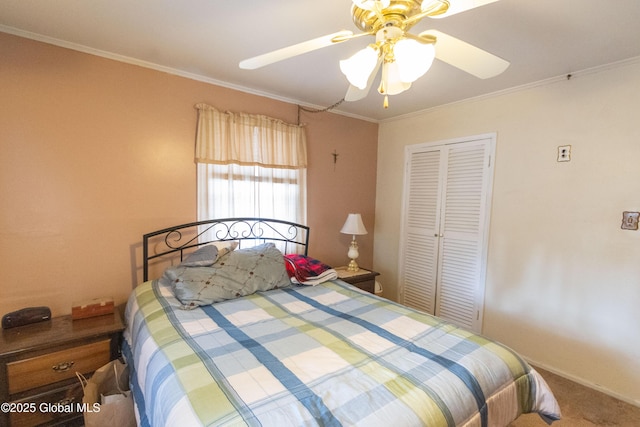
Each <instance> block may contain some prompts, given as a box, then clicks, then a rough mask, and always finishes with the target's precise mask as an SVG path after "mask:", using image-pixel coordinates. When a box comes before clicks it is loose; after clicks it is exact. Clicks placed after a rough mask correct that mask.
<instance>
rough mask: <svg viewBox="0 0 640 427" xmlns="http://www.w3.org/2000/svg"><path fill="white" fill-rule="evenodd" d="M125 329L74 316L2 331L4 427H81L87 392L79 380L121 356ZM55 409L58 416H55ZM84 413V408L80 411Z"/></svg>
mask: <svg viewBox="0 0 640 427" xmlns="http://www.w3.org/2000/svg"><path fill="white" fill-rule="evenodd" d="M123 330H124V325H123V323H122V319H121V317H120V313H119V311H118V310H115V312H114V313H113V314H106V315H103V316H97V317H91V318H87V319H81V320H71V316H61V317H54V318H52V319H51V320H48V321H44V322H39V323H34V324H31V325H26V326H20V327H17V328H12V329H3V330H2V337H1V338H0V403H2V404H5V403H9V404H10V406H9V407H10V408H13V409H11V411H8V412H7V411H4V407H3V411H2V412H1V413H0V426H34V425H40V424H45V423H46V425H65V426H66V425H82V424H83V421H84V420H83V414H82V411H81V410H80V411H78V406H79V405H78V403H82V396H83V392H82V386H81V385H80V381H79V380H78V378H77V377H76V372H80V373H82V374H83V375H85V376H86V377H89V376H90V375H91V373H93V371H95V370H96V369H98V368H99V367H101V366H103V365H105V364H107V363H108V362H109V361H110V360H113V359H115V358H117V357H119V355H120V337H121V333H122V331H123ZM52 409H53V410H52ZM80 409H81V408H80Z"/></svg>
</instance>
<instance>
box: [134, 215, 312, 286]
mask: <svg viewBox="0 0 640 427" xmlns="http://www.w3.org/2000/svg"><path fill="white" fill-rule="evenodd" d="M224 241H238V245H239V247H242V246H243V242H244V243H245V246H255V245H256V244H260V243H265V242H273V243H275V244H276V246H278V247H279V248H280V250H282V251H283V252H284V253H299V254H304V255H307V249H308V246H309V227H307V226H306V225H301V224H296V223H294V222H289V221H281V220H278V219H265V218H225V219H211V220H206V221H197V222H191V223H188V224H182V225H176V226H174V227H169V228H165V229H163V230H158V231H154V232H151V233H147V234H145V235H144V236H142V266H143V281H145V282H146V281H147V280H149V261H151V260H154V259H158V258H162V257H165V258H168V257H171V256H172V255H173V256H179V259H180V261H182V259H183V258H184V256H185V255H186V254H188V253H190V252H192V251H193V250H194V248H197V247H199V246H202V245H206V244H209V243H213V242H224Z"/></svg>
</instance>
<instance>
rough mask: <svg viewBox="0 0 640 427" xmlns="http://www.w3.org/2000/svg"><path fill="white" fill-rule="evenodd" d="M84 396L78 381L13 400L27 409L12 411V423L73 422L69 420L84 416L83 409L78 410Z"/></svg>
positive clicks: (20, 424) (13, 424) (27, 424)
mask: <svg viewBox="0 0 640 427" xmlns="http://www.w3.org/2000/svg"><path fill="white" fill-rule="evenodd" d="M82 396H83V392H82V386H81V385H80V383H79V382H78V383H77V384H72V385H68V386H66V387H61V388H58V389H56V390H52V391H49V392H46V393H42V394H39V395H36V396H32V397H29V398H26V399H22V400H19V401H16V402H13V403H15V404H16V405H20V407H22V408H26V410H22V411H15V412H11V415H10V420H11V425H12V426H35V425H40V424H44V423H49V422H52V421H60V422H62V421H64V424H65V425H68V424H71V423H70V422H68V421H70V420H71V419H73V418H80V417H82V411H78V410H79V409H81V406H80V405H78V404H79V403H82ZM80 423H81V422H80Z"/></svg>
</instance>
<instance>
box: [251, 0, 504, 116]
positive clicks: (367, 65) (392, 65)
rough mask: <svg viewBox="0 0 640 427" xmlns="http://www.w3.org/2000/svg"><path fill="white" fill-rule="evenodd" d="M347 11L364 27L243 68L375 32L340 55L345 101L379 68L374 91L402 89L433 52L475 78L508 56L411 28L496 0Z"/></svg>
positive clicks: (381, 1)
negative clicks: (342, 57)
mask: <svg viewBox="0 0 640 427" xmlns="http://www.w3.org/2000/svg"><path fill="white" fill-rule="evenodd" d="M352 1H353V5H352V6H351V15H352V18H353V22H354V24H355V25H356V26H357V27H358V28H359V29H360V30H361V31H362V32H360V33H357V34H354V33H353V32H352V31H347V30H343V31H339V32H336V33H333V34H328V35H326V36H322V37H318V38H315V39H312V40H308V41H306V42H302V43H298V44H295V45H292V46H288V47H285V48H282V49H278V50H274V51H272V52H269V53H265V54H262V55H259V56H255V57H253V58H249V59H245V60H244V61H241V62H240V64H239V65H240V68H242V69H248V70H252V69H256V68H261V67H264V66H266V65H269V64H273V63H275V62H279V61H282V60H285V59H288V58H291V57H294V56H297V55H302V54H304V53H307V52H311V51H314V50H317V49H320V48H323V47H327V46H331V45H333V44H337V43H342V42H345V41H348V40H352V39H355V38H359V37H363V36H375V42H374V43H371V44H369V45H368V46H367V47H366V48H364V49H362V50H360V51H358V52H356V54H355V55H353V56H352V57H351V58H348V59H345V60H342V61H340V70H341V71H342V73H343V74H345V76H346V77H347V80H349V83H350V87H349V89H348V91H347V94H346V95H345V98H344V99H345V100H346V101H357V100H359V99H362V98H364V97H365V96H366V95H367V94H368V93H369V90H370V88H371V86H372V84H373V80H374V78H375V76H376V75H377V74H378V70H379V69H380V68H382V73H381V78H380V84H379V86H378V92H380V93H381V94H382V95H384V96H385V99H384V107H385V108H387V107H388V95H395V94H398V93H401V92H404V91H405V90H407V89H408V88H409V87H411V83H412V82H414V81H415V80H417V79H418V78H419V77H421V76H422V75H424V74H425V73H426V72H427V70H428V69H429V68H430V67H431V63H432V62H433V60H434V58H437V59H439V60H441V61H443V62H446V63H448V64H450V65H453V66H454V67H456V68H459V69H461V70H463V71H465V72H467V73H469V74H472V75H474V76H476V77H478V78H481V79H486V78H490V77H494V76H497V75H498V74H500V73H502V72H503V71H504V70H506V69H507V67H508V66H509V62H507V61H505V60H504V59H502V58H499V57H497V56H495V55H493V54H491V53H489V52H487V51H485V50H482V49H480V48H478V47H475V46H473V45H471V44H469V43H466V42H464V41H462V40H459V39H457V38H455V37H453V36H450V35H448V34H445V33H442V32H440V31H437V30H427V31H423V32H421V33H419V34H417V35H414V34H412V33H410V32H409V30H410V29H411V28H412V27H413V26H414V25H415V24H416V23H418V22H419V21H420V20H422V19H423V18H426V17H430V18H444V17H447V16H451V15H454V14H456V13H460V12H464V11H467V10H470V9H474V8H476V7H480V6H484V5H486V4H489V3H493V2H496V1H498V0H352Z"/></svg>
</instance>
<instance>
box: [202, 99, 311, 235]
mask: <svg viewBox="0 0 640 427" xmlns="http://www.w3.org/2000/svg"><path fill="white" fill-rule="evenodd" d="M196 107H197V108H198V132H197V137H196V162H197V168H198V220H205V219H214V218H230V217H242V216H244V217H262V218H275V219H282V220H287V221H292V222H297V223H302V224H304V223H306V141H305V136H304V129H303V128H302V127H301V126H297V125H291V124H287V123H284V122H282V121H279V120H276V119H272V118H269V117H265V116H253V115H246V114H235V113H229V112H226V113H222V112H219V111H217V110H215V109H213V108H212V107H209V106H206V105H203V104H199V105H198V106H196Z"/></svg>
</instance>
